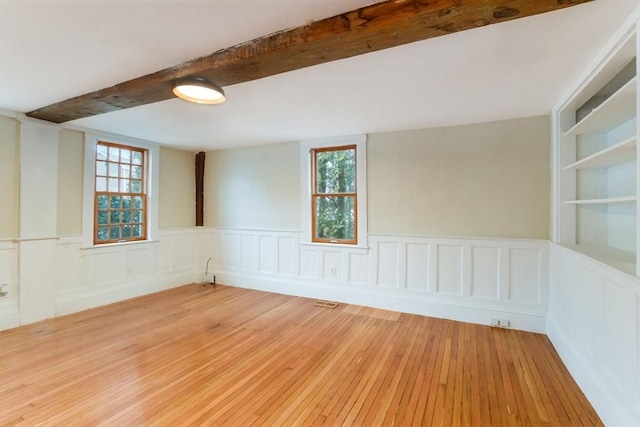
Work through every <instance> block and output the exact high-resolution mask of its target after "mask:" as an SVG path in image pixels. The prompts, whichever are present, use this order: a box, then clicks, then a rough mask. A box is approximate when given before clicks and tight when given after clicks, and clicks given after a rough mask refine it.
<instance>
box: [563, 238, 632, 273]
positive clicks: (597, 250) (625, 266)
mask: <svg viewBox="0 0 640 427" xmlns="http://www.w3.org/2000/svg"><path fill="white" fill-rule="evenodd" d="M563 246H565V247H567V248H569V249H571V250H574V251H576V252H579V253H581V254H583V255H586V256H588V257H589V258H593V259H595V260H597V261H600V262H601V263H603V264H606V265H608V266H610V267H613V268H615V269H617V270H620V271H622V272H624V273H627V274H629V275H631V276H635V275H636V254H634V253H633V252H627V251H623V250H620V249H616V248H611V247H608V246H599V245H563Z"/></svg>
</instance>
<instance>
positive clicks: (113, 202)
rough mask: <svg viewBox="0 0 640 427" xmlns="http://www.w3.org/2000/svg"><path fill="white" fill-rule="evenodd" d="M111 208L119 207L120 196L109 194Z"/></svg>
mask: <svg viewBox="0 0 640 427" xmlns="http://www.w3.org/2000/svg"><path fill="white" fill-rule="evenodd" d="M111 209H120V196H111Z"/></svg>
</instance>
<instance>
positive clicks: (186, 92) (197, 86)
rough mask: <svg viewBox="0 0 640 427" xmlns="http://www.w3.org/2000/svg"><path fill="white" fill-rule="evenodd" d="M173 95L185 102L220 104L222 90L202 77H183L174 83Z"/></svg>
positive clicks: (222, 95)
mask: <svg viewBox="0 0 640 427" xmlns="http://www.w3.org/2000/svg"><path fill="white" fill-rule="evenodd" d="M173 94H174V95H175V96H177V97H178V98H181V99H184V100H185V101H189V102H195V103H198V104H222V103H223V102H224V101H225V100H226V98H225V96H224V90H222V88H221V87H220V86H218V85H217V84H215V83H214V82H212V81H209V80H207V79H205V78H203V77H185V78H183V79H179V80H177V81H176V83H175V85H174V86H173Z"/></svg>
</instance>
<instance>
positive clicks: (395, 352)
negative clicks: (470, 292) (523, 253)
mask: <svg viewBox="0 0 640 427" xmlns="http://www.w3.org/2000/svg"><path fill="white" fill-rule="evenodd" d="M313 303H314V300H310V299H305V298H296V297H290V296H284V295H277V294H270V293H265V292H258V291H251V290H245V289H239V288H233V287H227V286H218V287H217V288H216V290H215V291H214V290H213V289H212V287H210V286H209V287H203V286H201V285H195V284H193V285H187V286H183V287H180V288H175V289H171V290H168V291H165V292H161V293H158V294H153V295H148V296H145V297H141V298H137V299H134V300H129V301H125V302H121V303H117V304H113V305H109V306H105V307H100V308H97V309H93V310H89V311H85V312H82V313H77V314H73V315H70V316H64V317H59V318H56V319H52V320H48V321H44V322H40V323H37V324H33V325H28V326H24V327H20V328H16V329H13V330H9V331H5V332H2V333H0V425H1V426H13V425H26V426H27V425H28V426H35V425H44V426H54V425H55V426H94V425H95V426H140V425H145V426H147V425H148V426H191V425H193V426H200V425H204V426H236V425H238V426H240V425H242V426H247V425H257V426H293V425H301V426H316V425H318V426H319V425H325V426H340V425H347V426H352V425H362V426H392V425H393V426H398V425H412V426H420V425H422V426H519V425H522V426H538V425H551V426H571V425H573V426H580V425H584V426H594V425H602V423H601V421H600V419H599V418H598V416H597V415H596V413H595V412H594V410H593V409H592V408H591V406H590V405H589V403H588V402H587V400H586V399H585V397H584V395H583V394H582V392H581V391H580V390H579V388H578V387H577V385H576V384H575V382H574V381H573V379H572V378H571V377H570V375H569V373H568V372H567V370H566V368H565V367H564V366H563V365H562V362H561V361H560V359H559V358H558V355H557V354H556V352H555V351H554V349H553V347H552V346H551V344H550V342H549V340H548V339H547V338H546V337H545V336H544V335H539V334H532V333H526V332H518V331H512V330H503V329H493V328H490V327H487V326H479V325H472V324H466V323H460V322H454V321H449V320H441V319H433V318H428V317H422V316H416V315H409V314H401V313H395V312H388V311H384V310H376V309H371V308H364V307H358V306H353V305H345V304H340V305H339V306H338V307H337V308H335V309H330V308H322V307H315V306H314V305H313Z"/></svg>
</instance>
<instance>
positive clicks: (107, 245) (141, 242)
mask: <svg viewBox="0 0 640 427" xmlns="http://www.w3.org/2000/svg"><path fill="white" fill-rule="evenodd" d="M155 243H160V240H136V241H133V242H118V243H104V244H102V245H88V246H81V247H80V250H82V251H85V250H93V249H102V248H104V249H109V248H119V247H123V246H136V245H149V244H155Z"/></svg>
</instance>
